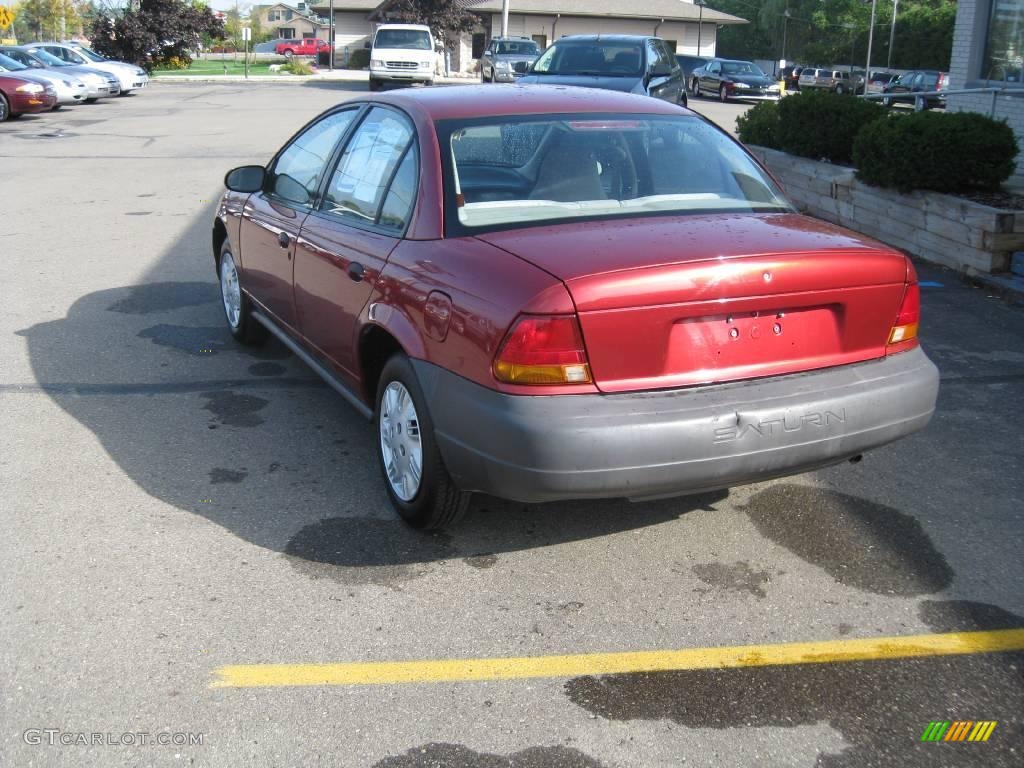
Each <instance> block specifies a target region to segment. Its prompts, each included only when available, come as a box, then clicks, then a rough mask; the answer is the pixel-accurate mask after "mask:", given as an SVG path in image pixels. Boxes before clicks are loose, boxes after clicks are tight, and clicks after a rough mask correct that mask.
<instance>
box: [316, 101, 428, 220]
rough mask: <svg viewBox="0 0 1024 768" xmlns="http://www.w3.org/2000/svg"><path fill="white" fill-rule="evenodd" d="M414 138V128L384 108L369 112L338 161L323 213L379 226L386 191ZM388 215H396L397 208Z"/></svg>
mask: <svg viewBox="0 0 1024 768" xmlns="http://www.w3.org/2000/svg"><path fill="white" fill-rule="evenodd" d="M412 139H413V130H412V126H411V125H410V124H409V121H408V120H406V119H405V118H404V117H403V116H401V115H400V114H398V113H397V112H394V111H392V110H390V109H384V108H382V107H374V108H373V109H372V110H370V113H369V114H368V115H367V116H366V119H365V120H363V122H362V123H361V124H360V125H359V127H358V128H357V129H356V130H355V132H354V133H353V134H352V137H351V138H350V139H349V141H348V144H347V145H346V147H345V150H344V152H342V154H341V157H340V158H339V159H338V165H337V167H335V169H334V173H333V174H332V175H331V181H330V183H329V184H328V186H327V193H326V195H325V196H324V203H323V206H322V210H323V211H324V212H326V213H329V214H332V215H334V216H337V217H339V218H341V219H344V220H346V221H348V222H350V223H354V224H364V225H365V224H376V223H377V221H378V212H379V211H380V208H381V203H382V201H383V199H384V195H385V192H386V191H387V190H388V187H389V185H390V184H391V181H392V178H393V177H394V176H395V172H396V171H397V170H399V164H400V163H402V161H403V160H404V159H405V157H406V155H407V154H408V153H407V150H408V149H409V146H410V144H411V143H412ZM403 178H404V177H403ZM394 205H395V206H398V205H399V203H398V202H397V201H396V202H395V203H394ZM389 215H391V216H394V215H395V214H394V207H393V208H392V209H391V212H390V213H389ZM403 224H404V222H403Z"/></svg>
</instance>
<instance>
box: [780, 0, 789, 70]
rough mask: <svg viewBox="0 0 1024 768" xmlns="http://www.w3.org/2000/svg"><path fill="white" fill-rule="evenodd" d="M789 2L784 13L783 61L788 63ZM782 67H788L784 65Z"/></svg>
mask: <svg viewBox="0 0 1024 768" xmlns="http://www.w3.org/2000/svg"><path fill="white" fill-rule="evenodd" d="M789 15H790V14H789V2H788V0H787V2H786V10H785V11H783V12H782V61H783V62H785V61H786V32H787V31H788V30H789ZM782 66H786V65H785V64H783V65H782Z"/></svg>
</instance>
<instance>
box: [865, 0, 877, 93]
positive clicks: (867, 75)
mask: <svg viewBox="0 0 1024 768" xmlns="http://www.w3.org/2000/svg"><path fill="white" fill-rule="evenodd" d="M877 8H878V0H871V26H869V27H868V63H867V64H865V65H864V88H865V90H867V83H868V80H870V79H871V44H872V43H873V42H874V40H875V10H876V9H877Z"/></svg>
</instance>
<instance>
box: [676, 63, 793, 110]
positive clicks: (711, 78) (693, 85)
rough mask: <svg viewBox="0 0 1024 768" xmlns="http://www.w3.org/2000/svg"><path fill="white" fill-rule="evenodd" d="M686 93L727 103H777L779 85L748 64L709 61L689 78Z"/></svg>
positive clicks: (756, 67) (753, 65) (758, 68)
mask: <svg viewBox="0 0 1024 768" xmlns="http://www.w3.org/2000/svg"><path fill="white" fill-rule="evenodd" d="M690 93H692V94H693V95H694V96H712V97H715V96H717V97H718V98H719V100H721V101H729V99H757V100H761V101H763V100H765V99H777V98H779V96H780V95H781V91H780V90H779V84H778V83H776V82H775V81H774V80H772V79H771V78H770V77H768V75H766V74H765V73H764V72H762V71H761V68H760V67H759V66H757V64H754V63H753V62H752V61H738V60H735V59H712V60H711V61H709V62H708V63H707V64H705V65H704V66H703V67H698V68H697V69H695V70H694V71H693V74H692V75H690Z"/></svg>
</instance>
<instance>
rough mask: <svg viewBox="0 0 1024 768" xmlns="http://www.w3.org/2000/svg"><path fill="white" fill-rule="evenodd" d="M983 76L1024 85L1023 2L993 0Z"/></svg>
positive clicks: (986, 78) (982, 70)
mask: <svg viewBox="0 0 1024 768" xmlns="http://www.w3.org/2000/svg"><path fill="white" fill-rule="evenodd" d="M981 77H982V78H983V79H985V80H997V81H1000V82H1004V83H1017V84H1024V0H991V12H990V14H989V20H988V30H987V34H986V41H985V58H984V59H983V62H982V67H981Z"/></svg>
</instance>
